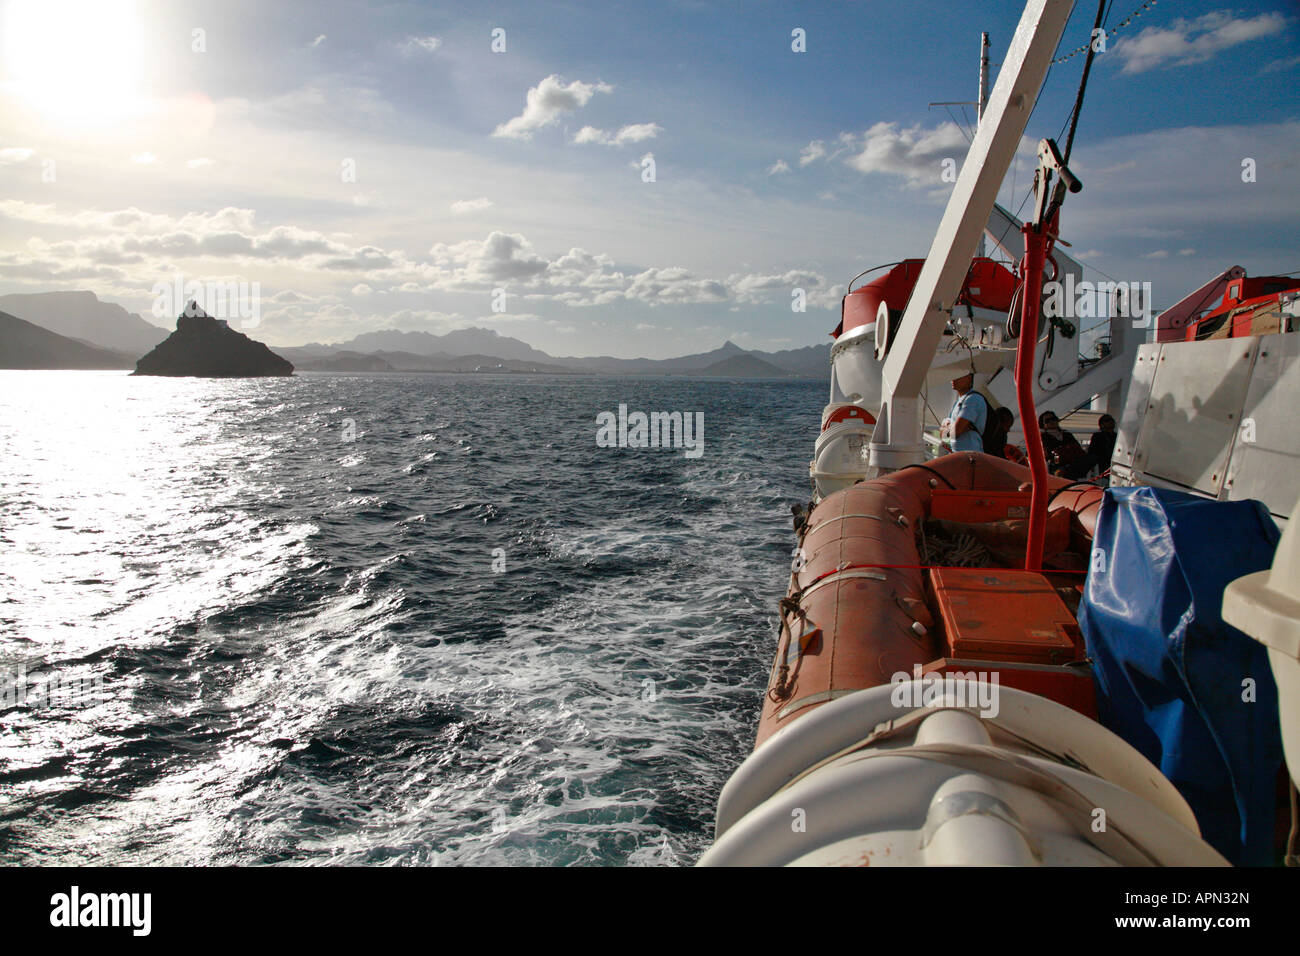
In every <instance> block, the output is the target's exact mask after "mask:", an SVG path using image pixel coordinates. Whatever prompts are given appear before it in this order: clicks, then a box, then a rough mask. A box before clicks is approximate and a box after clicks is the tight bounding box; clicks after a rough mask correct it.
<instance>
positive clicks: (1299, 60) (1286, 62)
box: [1259, 56, 1300, 73]
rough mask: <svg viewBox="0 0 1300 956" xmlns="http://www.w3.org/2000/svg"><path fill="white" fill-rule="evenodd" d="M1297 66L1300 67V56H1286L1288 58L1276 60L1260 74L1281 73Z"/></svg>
mask: <svg viewBox="0 0 1300 956" xmlns="http://www.w3.org/2000/svg"><path fill="white" fill-rule="evenodd" d="M1297 66H1300V56H1286V57H1282V58H1281V59H1277V60H1274V61H1273V62H1272V63H1269V64H1268V65H1267V66H1265V67H1264V69H1262V70H1260V71H1259V72H1261V73H1279V72H1281V71H1283V70H1290V69H1293V68H1295V67H1297Z"/></svg>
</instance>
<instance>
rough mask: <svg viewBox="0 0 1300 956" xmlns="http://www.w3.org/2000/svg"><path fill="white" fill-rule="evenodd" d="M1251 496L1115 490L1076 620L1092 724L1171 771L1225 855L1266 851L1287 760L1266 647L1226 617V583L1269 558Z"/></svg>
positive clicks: (1262, 860)
mask: <svg viewBox="0 0 1300 956" xmlns="http://www.w3.org/2000/svg"><path fill="white" fill-rule="evenodd" d="M1278 537H1279V534H1278V530H1277V526H1276V525H1275V524H1274V523H1273V519H1272V517H1271V516H1270V515H1269V513H1268V510H1267V509H1266V508H1265V507H1264V506H1263V505H1262V504H1260V503H1259V502H1257V501H1207V500H1206V499H1204V498H1198V497H1196V496H1195V495H1189V494H1184V493H1182V492H1177V491H1166V490H1163V489H1158V488H1112V489H1110V490H1109V491H1107V493H1106V496H1105V499H1104V501H1103V502H1102V506H1101V511H1100V513H1099V514H1098V516H1097V529H1096V532H1095V534H1094V536H1093V547H1094V551H1093V561H1092V568H1091V570H1090V571H1089V573H1088V583H1087V588H1086V590H1085V594H1084V599H1083V602H1082V605H1081V606H1080V609H1079V626H1080V627H1081V628H1082V630H1083V633H1084V636H1085V638H1086V639H1087V642H1088V654H1089V656H1090V657H1091V658H1092V659H1093V666H1094V674H1095V677H1096V683H1097V698H1098V699H1097V708H1098V713H1099V715H1100V717H1101V722H1102V724H1103V725H1104V726H1106V727H1107V728H1108V729H1110V730H1111V731H1113V732H1114V733H1116V734H1118V735H1119V736H1120V737H1122V738H1124V739H1125V740H1126V741H1128V742H1129V743H1130V744H1131V745H1132V746H1134V747H1135V748H1137V749H1138V750H1139V751H1140V752H1141V753H1142V754H1143V755H1144V756H1145V757H1146V758H1147V759H1148V760H1150V761H1151V762H1152V763H1153V764H1155V765H1156V766H1157V767H1159V768H1160V770H1161V772H1162V773H1164V775H1165V776H1166V777H1168V778H1169V779H1170V781H1172V782H1173V784H1174V785H1175V786H1176V787H1177V788H1178V790H1179V792H1180V793H1182V795H1183V797H1184V799H1186V800H1187V802H1188V804H1189V805H1190V806H1191V808H1192V811H1193V812H1194V813H1195V814H1196V820H1197V822H1198V823H1199V824H1200V827H1201V835H1202V836H1203V837H1204V838H1205V840H1206V841H1207V842H1208V843H1210V844H1211V845H1212V846H1213V847H1214V848H1215V849H1217V850H1218V851H1219V852H1220V853H1222V854H1223V855H1224V856H1225V857H1227V859H1228V860H1229V861H1231V862H1232V863H1235V864H1239V865H1248V866H1262V865H1268V864H1270V863H1272V862H1273V826H1274V808H1275V793H1276V791H1275V787H1276V776H1277V771H1278V768H1279V767H1280V765H1281V761H1282V741H1281V731H1280V728H1279V726H1278V709H1277V685H1276V684H1275V683H1274V682H1273V672H1272V670H1271V669H1270V667H1269V663H1268V655H1267V650H1266V648H1265V647H1264V646H1263V645H1262V644H1259V643H1257V642H1256V641H1254V640H1252V639H1251V638H1249V637H1248V636H1246V635H1245V634H1242V633H1241V632H1240V631H1238V630H1237V629H1236V628H1234V627H1231V626H1230V625H1228V624H1225V623H1224V621H1223V618H1222V616H1221V611H1222V606H1223V589H1224V587H1226V586H1227V584H1228V583H1229V582H1231V581H1233V580H1235V579H1237V578H1239V577H1240V576H1241V575H1243V574H1249V573H1251V572H1253V571H1262V570H1264V569H1265V568H1268V567H1270V566H1271V565H1272V563H1273V551H1274V550H1275V549H1276V547H1277V541H1278Z"/></svg>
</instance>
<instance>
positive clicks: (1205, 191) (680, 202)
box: [0, 0, 1300, 358]
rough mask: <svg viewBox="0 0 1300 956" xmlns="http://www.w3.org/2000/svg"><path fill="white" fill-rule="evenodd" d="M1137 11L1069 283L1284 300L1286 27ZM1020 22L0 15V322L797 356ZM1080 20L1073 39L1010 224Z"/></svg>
mask: <svg viewBox="0 0 1300 956" xmlns="http://www.w3.org/2000/svg"><path fill="white" fill-rule="evenodd" d="M1142 7H1143V3H1142V0H1124V2H1120V0H1114V2H1113V3H1112V5H1111V9H1110V11H1109V13H1108V15H1107V24H1106V25H1107V34H1106V37H1105V50H1104V52H1099V53H1098V55H1097V57H1096V60H1095V63H1094V67H1093V71H1092V77H1091V79H1090V81H1089V86H1088V91H1087V97H1086V99H1085V102H1084V106H1083V112H1082V116H1081V119H1080V122H1079V129H1078V134H1077V138H1076V143H1075V148H1074V154H1073V156H1072V158H1071V166H1072V168H1073V169H1074V171H1075V172H1076V173H1077V175H1078V176H1079V178H1080V179H1081V180H1082V181H1083V183H1084V189H1083V191H1082V192H1081V193H1079V194H1077V195H1072V196H1070V197H1069V199H1068V200H1067V202H1066V204H1065V207H1064V211H1063V212H1062V238H1063V239H1065V240H1066V241H1067V242H1069V243H1070V244H1071V249H1070V251H1071V253H1072V254H1073V255H1075V256H1076V257H1077V258H1079V259H1080V260H1081V261H1083V262H1084V264H1085V266H1086V267H1087V272H1088V277H1090V278H1093V279H1100V278H1102V277H1107V278H1111V279H1114V280H1119V281H1134V282H1150V283H1151V288H1152V293H1153V300H1154V303H1155V305H1156V306H1157V307H1163V306H1166V305H1169V304H1172V303H1173V302H1174V301H1177V300H1178V299H1179V298H1181V297H1182V296H1183V295H1185V294H1187V293H1188V292H1190V291H1191V290H1192V289H1193V288H1195V287H1196V286H1198V285H1200V284H1201V283H1202V282H1204V281H1206V280H1208V279H1209V278H1211V277H1213V276H1214V275H1216V274H1218V273H1219V272H1221V271H1222V270H1224V269H1226V268H1228V267H1229V266H1231V265H1234V264H1240V265H1243V266H1245V267H1246V269H1247V270H1248V272H1250V273H1251V274H1265V273H1269V272H1289V271H1292V270H1297V269H1300V248H1298V247H1297V246H1298V245H1300V244H1298V243H1297V242H1296V226H1295V219H1296V213H1297V211H1300V176H1297V170H1296V166H1297V163H1300V97H1298V96H1297V93H1296V92H1295V91H1296V88H1297V84H1300V54H1297V42H1296V41H1297V39H1298V38H1300V3H1297V2H1267V0H1256V2H1252V3H1249V4H1246V3H1239V4H1237V5H1235V6H1234V5H1230V4H1225V3H1222V2H1215V0H1207V2H1200V0H1185V2H1178V0H1160V2H1158V3H1155V4H1151V3H1149V2H1148V3H1147V4H1146V6H1145V9H1142V10H1141V13H1140V15H1138V16H1136V17H1130V14H1132V13H1134V11H1135V10H1138V9H1139V8H1142ZM1022 9H1023V8H1022V5H1021V4H1020V3H1016V2H1011V0H1005V2H1004V0H988V2H980V3H968V2H948V3H939V2H931V0H908V2H899V0H889V2H874V0H863V2H838V3H809V4H796V3H763V2H749V3H745V4H736V3H705V2H666V3H655V4H610V3H594V2H593V3H564V2H548V3H538V2H535V0H525V2H520V3H482V4H461V3H416V2H392V3H383V2H367V3H361V2H347V0H326V2H320V3H312V4H279V3H275V4H271V3H266V2H264V0H222V2H219V3H218V2H208V3H200V2H187V0H157V2H149V0H138V2H131V0H0V293H9V292H37V291H52V290H58V289H89V290H91V291H94V292H95V293H96V294H98V295H99V296H100V298H103V299H107V300H109V301H113V302H117V303H120V304H121V305H123V306H125V307H126V308H128V309H130V310H131V311H137V312H140V313H141V314H142V315H145V316H146V317H147V318H150V319H151V320H152V321H155V322H156V323H157V324H160V325H165V326H170V325H171V319H170V318H169V317H168V316H165V315H164V316H158V317H155V316H154V315H152V314H151V313H152V310H153V309H154V307H155V305H158V306H159V307H162V305H163V304H164V303H163V300H162V299H161V297H160V293H159V290H160V288H161V287H162V286H161V285H160V284H166V285H167V286H169V287H170V286H172V285H173V284H174V282H175V281H176V279H177V277H179V278H180V279H181V280H182V281H184V282H201V283H202V282H222V283H229V282H244V283H246V288H247V289H248V294H249V295H250V296H251V295H253V294H254V291H255V292H256V295H257V296H258V298H257V300H256V305H257V311H258V314H259V319H258V325H257V327H256V329H255V330H253V331H251V332H250V334H253V335H254V337H255V338H258V339H261V340H263V341H266V342H268V343H270V344H272V345H281V346H289V345H298V344H304V343H307V342H322V343H330V342H341V341H345V340H347V339H350V338H351V337H353V336H354V335H357V334H359V333H362V332H368V331H375V330H378V329H385V328H398V329H403V330H423V331H429V332H434V333H443V332H447V331H450V330H452V329H456V328H464V327H468V326H480V327H484V328H490V329H493V330H495V331H497V332H499V333H501V334H503V335H512V336H515V337H517V338H521V339H523V340H524V341H526V342H528V343H529V344H531V345H533V346H535V347H537V348H541V349H543V350H545V351H547V352H549V353H551V354H553V355H615V356H620V357H634V356H646V357H651V358H664V357H670V356H675V355H682V354H686V353H692V352H699V351H705V350H708V349H712V348H716V347H718V346H719V345H721V344H722V343H723V342H724V341H726V340H728V339H730V340H731V341H733V342H735V343H736V344H738V345H740V346H741V347H743V348H756V349H764V350H778V349H785V348H796V347H802V346H806V345H812V344H815V343H819V342H825V341H828V339H827V333H828V332H829V331H830V330H831V329H832V328H833V327H834V326H835V324H836V322H837V320H838V312H839V301H840V296H841V295H842V294H843V292H844V290H845V286H846V284H847V282H848V281H849V280H850V279H852V278H853V277H854V276H855V275H857V274H858V273H859V272H861V271H862V270H864V269H867V268H870V267H872V266H875V265H878V264H881V263H887V262H894V261H897V260H899V259H902V258H905V257H919V256H924V255H925V254H926V252H927V250H928V248H929V243H930V241H931V238H932V236H933V233H934V229H935V227H936V226H937V225H938V222H939V219H940V217H941V215H942V213H943V208H944V203H945V202H946V201H947V197H948V195H949V191H950V190H951V188H952V185H951V182H946V181H945V180H944V177H943V170H944V167H945V164H944V161H945V160H949V159H950V160H954V161H955V164H956V166H957V167H960V164H961V162H962V160H963V158H964V156H965V152H966V148H967V137H968V135H969V132H970V129H971V124H973V122H974V119H975V117H974V111H973V108H972V107H964V108H963V107H942V106H938V107H931V106H930V105H929V104H930V103H932V102H937V101H954V100H956V101H969V100H974V99H975V97H976V95H977V79H978V54H979V34H980V31H987V32H988V33H989V34H990V36H991V59H992V64H993V74H994V79H996V73H997V69H998V66H999V65H1000V62H1001V59H1002V57H1003V56H1004V55H1005V52H1006V49H1007V45H1008V43H1009V41H1010V39H1011V36H1012V34H1013V33H1014V30H1015V26H1016V24H1017V22H1018V21H1019V18H1020V14H1021V12H1022ZM1095 14H1096V5H1095V4H1094V3H1091V2H1083V3H1078V4H1076V7H1075V11H1074V15H1073V17H1072V19H1071V21H1070V25H1069V28H1068V29H1067V32H1066V36H1065V38H1064V40H1063V41H1062V43H1061V47H1060V50H1059V51H1058V54H1059V55H1060V56H1061V57H1063V58H1064V59H1062V60H1061V62H1058V63H1056V64H1055V65H1054V66H1053V68H1052V71H1051V73H1050V74H1049V76H1048V79H1047V83H1046V85H1045V86H1044V89H1043V92H1042V94H1041V96H1040V98H1039V101H1038V104H1037V108H1036V110H1035V113H1034V115H1033V117H1032V119H1031V121H1030V124H1029V128H1028V130H1027V132H1026V137H1025V140H1024V142H1023V143H1022V155H1021V158H1020V159H1018V161H1017V163H1016V165H1015V167H1014V168H1013V170H1012V171H1011V172H1010V173H1009V174H1008V176H1007V180H1006V182H1005V183H1004V187H1003V191H1002V193H1001V195H1000V200H1001V202H1002V203H1003V204H1004V205H1006V206H1009V207H1010V208H1011V209H1012V210H1013V211H1015V210H1016V209H1017V208H1021V204H1022V202H1023V201H1024V199H1025V198H1026V196H1027V193H1028V186H1029V182H1030V178H1031V176H1032V171H1033V153H1034V144H1035V143H1036V142H1037V141H1038V139H1040V138H1042V137H1061V140H1062V144H1063V142H1064V137H1063V127H1064V124H1065V122H1066V119H1067V117H1068V114H1069V111H1070V107H1071V105H1072V103H1073V100H1074V96H1075V93H1076V91H1077V87H1078V82H1079V75H1080V71H1081V70H1082V67H1083V62H1084V59H1085V58H1084V56H1083V55H1082V54H1076V55H1073V56H1067V55H1068V54H1070V52H1071V51H1072V50H1076V49H1078V48H1080V47H1081V46H1083V45H1084V44H1085V43H1086V42H1087V40H1088V37H1089V34H1090V31H1091V28H1092V21H1093V17H1094V16H1095ZM1126 18H1128V22H1127V23H1123V21H1125V20H1126ZM1121 24H1122V25H1121ZM800 41H802V42H800ZM800 45H802V46H803V49H802V50H797V49H796V47H799V46H800ZM948 165H949V166H950V167H951V166H952V164H951V163H950V164H948ZM1024 208H1026V209H1027V208H1028V206H1025V207H1024ZM796 289H801V290H803V296H804V299H805V300H806V308H805V311H802V312H800V311H796V310H795V308H794V307H793V306H794V305H795V304H796V301H795V292H794V290H796Z"/></svg>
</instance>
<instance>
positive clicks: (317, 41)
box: [308, 33, 325, 49]
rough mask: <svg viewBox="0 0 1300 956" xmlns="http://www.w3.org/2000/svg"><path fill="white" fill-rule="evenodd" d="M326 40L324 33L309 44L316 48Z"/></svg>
mask: <svg viewBox="0 0 1300 956" xmlns="http://www.w3.org/2000/svg"><path fill="white" fill-rule="evenodd" d="M324 42H325V34H323V33H322V34H320V35H319V36H318V37H316V39H314V40H312V41H311V43H309V44H308V46H310V47H312V48H313V49H314V48H316V47H318V46H320V45H321V44H322V43H324Z"/></svg>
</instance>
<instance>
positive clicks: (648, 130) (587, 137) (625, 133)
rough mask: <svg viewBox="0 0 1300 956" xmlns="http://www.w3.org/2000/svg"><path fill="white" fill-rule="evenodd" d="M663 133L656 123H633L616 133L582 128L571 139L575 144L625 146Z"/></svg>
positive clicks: (586, 127)
mask: <svg viewBox="0 0 1300 956" xmlns="http://www.w3.org/2000/svg"><path fill="white" fill-rule="evenodd" d="M662 132H663V127H662V126H660V125H659V124H658V123H634V124H633V125H631V126H624V127H622V128H621V129H620V130H619V131H618V132H617V133H610V132H607V131H605V130H603V129H597V128H596V127H594V126H584V127H583V128H582V129H580V130H578V135H577V136H575V137H573V141H574V142H575V143H579V144H581V143H598V144H600V145H601V146H626V145H627V144H628V143H640V142H643V141H645V140H647V139H654V138H655V137H656V136H658V135H659V134H660V133H662Z"/></svg>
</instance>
